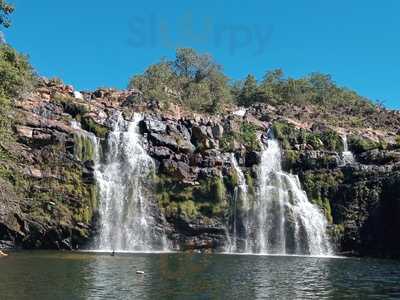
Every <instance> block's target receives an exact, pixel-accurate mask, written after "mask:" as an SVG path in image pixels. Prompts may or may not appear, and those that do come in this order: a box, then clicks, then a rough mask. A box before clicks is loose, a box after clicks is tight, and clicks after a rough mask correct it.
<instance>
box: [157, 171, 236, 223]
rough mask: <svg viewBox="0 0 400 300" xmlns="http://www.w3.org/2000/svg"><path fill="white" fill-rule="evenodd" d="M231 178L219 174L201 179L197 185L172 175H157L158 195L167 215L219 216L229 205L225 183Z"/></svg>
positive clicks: (190, 216) (191, 216) (189, 216)
mask: <svg viewBox="0 0 400 300" xmlns="http://www.w3.org/2000/svg"><path fill="white" fill-rule="evenodd" d="M229 180H231V178H228V177H223V178H222V177H218V176H217V177H213V178H207V179H203V180H200V182H199V183H198V184H197V185H186V184H183V183H182V182H180V181H176V180H175V179H174V178H171V177H167V176H164V175H162V176H157V177H156V180H155V181H156V195H157V198H158V201H159V204H160V207H162V209H163V210H164V212H165V214H166V215H167V216H176V215H180V216H185V217H188V218H195V217H196V216H198V215H203V216H218V215H220V214H223V213H224V208H226V207H227V205H228V201H227V196H228V195H227V187H226V185H225V184H226V182H228V181H229Z"/></svg>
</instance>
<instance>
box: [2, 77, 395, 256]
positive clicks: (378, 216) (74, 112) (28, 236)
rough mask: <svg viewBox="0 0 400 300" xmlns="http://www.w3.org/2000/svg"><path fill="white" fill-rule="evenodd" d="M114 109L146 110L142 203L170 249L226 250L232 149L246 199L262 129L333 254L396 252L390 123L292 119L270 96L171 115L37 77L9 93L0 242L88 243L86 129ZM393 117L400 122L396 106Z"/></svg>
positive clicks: (106, 123) (120, 96)
mask: <svg viewBox="0 0 400 300" xmlns="http://www.w3.org/2000/svg"><path fill="white" fill-rule="evenodd" d="M117 111H118V112H122V114H123V116H124V118H125V119H126V120H130V119H131V118H132V116H133V113H135V112H140V113H142V114H143V116H144V118H143V120H142V121H141V122H140V132H141V134H142V135H143V143H144V145H145V147H146V149H147V151H148V153H149V155H150V156H151V157H152V158H153V159H154V161H155V163H156V168H157V171H156V176H155V180H154V186H153V187H152V189H153V191H154V199H151V201H152V205H157V206H158V208H159V211H161V212H162V213H163V215H164V217H165V218H160V226H162V227H163V228H165V230H166V232H167V235H168V238H169V239H170V240H171V242H172V244H173V246H174V247H176V248H179V249H182V250H194V249H201V250H204V251H213V250H221V249H223V248H224V246H225V245H226V243H227V232H228V231H229V228H227V225H226V224H228V223H229V220H230V218H231V214H232V212H231V204H232V201H233V195H234V188H235V186H236V185H237V180H238V179H237V174H236V172H235V169H234V167H233V166H232V162H231V157H232V153H233V154H234V155H235V157H236V159H237V161H238V163H239V166H240V167H241V168H242V169H243V172H244V175H245V177H246V182H247V184H248V186H249V197H250V198H251V196H254V193H255V192H256V189H257V187H256V182H257V166H258V164H259V163H260V151H261V149H262V147H263V144H264V143H267V141H266V132H267V130H268V129H271V130H273V131H274V133H275V135H276V137H277V138H278V139H279V140H280V143H281V146H282V149H283V157H284V166H283V167H284V169H285V170H286V171H292V172H293V173H296V174H299V178H300V181H301V183H302V185H303V188H304V189H305V190H306V192H307V194H308V196H309V199H310V200H311V201H312V202H314V203H315V204H317V205H319V206H320V208H321V210H323V211H324V213H325V215H326V217H327V219H328V221H329V223H330V233H331V236H332V239H333V240H334V241H335V243H336V246H337V250H338V252H346V253H347V252H352V253H354V254H359V255H371V256H385V257H400V239H399V238H398V235H397V234H396V229H397V228H400V226H399V225H400V224H399V222H400V221H399V220H400V219H399V217H398V216H400V196H399V195H400V190H399V189H400V185H399V184H400V150H399V149H400V147H399V145H398V144H396V142H395V139H394V138H393V137H394V136H396V135H397V133H398V132H395V131H393V130H389V131H387V132H383V133H382V132H379V135H378V133H377V131H374V130H373V129H371V128H367V129H365V130H364V131H363V129H362V128H357V129H352V128H339V127H334V126H332V125H331V124H324V123H321V120H319V121H318V122H313V121H312V118H310V115H312V112H310V111H309V110H307V109H299V108H293V111H295V116H296V117H294V115H293V114H294V112H293V111H287V110H283V109H278V108H276V107H272V106H268V105H256V106H254V107H251V108H250V109H248V110H247V112H245V113H244V114H241V115H238V114H236V113H235V110H232V111H231V112H230V113H229V112H228V113H227V114H225V115H224V116H209V115H201V114H194V113H189V112H184V111H183V110H179V114H177V113H174V111H160V110H159V105H158V104H157V102H156V101H144V100H143V99H142V95H141V93H140V92H139V91H136V90H129V91H116V90H112V89H101V90H97V91H95V92H92V93H88V92H82V93H77V92H76V91H74V89H73V88H72V87H70V86H65V85H63V84H60V83H56V82H52V81H46V80H44V81H42V82H41V85H40V87H39V88H37V89H36V90H35V92H33V93H31V94H30V95H29V96H27V97H24V99H22V100H19V101H17V102H16V105H15V115H14V118H15V124H14V132H15V137H16V138H15V140H14V141H12V142H10V143H9V144H8V145H6V146H4V145H2V147H3V146H4V149H3V150H4V151H5V152H6V153H9V154H10V155H9V157H8V158H7V159H4V160H2V161H1V164H0V190H1V195H0V248H2V247H10V248H14V247H22V248H46V249H76V248H78V247H85V246H87V245H89V244H90V242H91V241H92V238H93V235H94V234H95V232H96V228H97V218H98V212H97V211H98V197H97V193H96V190H97V189H96V181H95V178H94V162H93V158H94V149H93V144H92V141H91V140H90V138H88V135H87V133H91V134H94V135H96V136H97V137H98V139H99V140H100V141H105V139H106V138H107V134H108V132H109V131H110V130H111V128H112V126H113V118H114V117H115V113H116V112H117ZM301 116H303V117H304V118H303V119H302V117H301ZM396 116H397V117H396ZM392 118H394V119H396V118H397V119H396V120H397V122H399V121H398V120H399V119H400V116H398V115H395V114H393V117H392ZM78 124H80V125H79V126H78ZM80 126H81V128H82V129H80ZM398 129H400V128H398ZM343 133H346V134H347V136H348V137H349V146H350V150H352V151H353V152H354V153H355V155H356V161H355V162H354V163H352V164H346V163H344V162H343V159H342V152H343V150H344V145H343V140H342V135H343ZM364 133H365V134H364ZM377 136H379V138H376V137H377ZM103 144H104V143H103ZM162 222H166V223H162Z"/></svg>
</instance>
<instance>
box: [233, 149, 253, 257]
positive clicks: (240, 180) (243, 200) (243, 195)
mask: <svg viewBox="0 0 400 300" xmlns="http://www.w3.org/2000/svg"><path fill="white" fill-rule="evenodd" d="M231 164H232V167H233V168H234V170H235V172H236V176H237V186H236V187H235V190H234V195H233V207H232V215H233V216H232V217H233V218H232V239H231V240H230V242H229V247H228V248H229V249H228V250H229V252H237V250H238V245H237V244H238V206H240V209H241V210H245V211H247V210H248V209H249V203H248V198H247V192H248V188H247V183H246V179H245V177H244V174H243V171H242V169H240V167H239V165H238V162H237V160H236V157H235V155H234V154H233V153H232V154H231ZM239 201H240V203H239ZM244 221H247V218H245V220H244ZM243 225H244V227H245V229H244V230H246V228H247V226H246V225H247V224H243ZM245 247H246V246H245Z"/></svg>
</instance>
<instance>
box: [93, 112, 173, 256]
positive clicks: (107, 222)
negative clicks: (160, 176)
mask: <svg viewBox="0 0 400 300" xmlns="http://www.w3.org/2000/svg"><path fill="white" fill-rule="evenodd" d="M140 120H141V116H140V115H138V114H136V115H135V116H134V120H133V121H132V122H127V121H125V120H124V119H123V117H122V116H121V115H120V114H119V115H118V117H117V120H116V122H115V124H114V128H113V130H112V132H110V134H109V136H108V140H107V149H106V151H105V155H104V157H102V158H101V160H100V162H98V165H97V166H96V172H95V173H96V175H95V176H96V181H97V184H98V188H99V194H100V195H99V196H100V197H99V198H100V235H99V238H98V246H97V248H98V249H99V250H105V251H111V250H115V251H150V250H164V249H165V248H166V245H165V236H164V235H163V234H162V233H160V232H159V231H157V226H156V222H155V219H154V216H153V215H152V210H153V209H154V207H152V206H151V205H150V202H149V201H148V199H147V196H148V195H147V194H146V188H145V186H146V184H147V183H149V181H150V177H151V175H152V172H153V171H154V162H153V160H152V159H151V158H150V157H149V156H148V155H147V153H146V151H145V150H144V149H143V147H142V146H141V135H140V134H139V132H138V123H139V122H140Z"/></svg>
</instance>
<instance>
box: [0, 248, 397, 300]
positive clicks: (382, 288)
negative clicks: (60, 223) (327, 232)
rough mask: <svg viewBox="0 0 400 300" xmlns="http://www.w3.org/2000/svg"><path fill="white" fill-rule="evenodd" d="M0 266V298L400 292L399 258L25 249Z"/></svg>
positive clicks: (328, 296) (258, 296) (341, 295)
mask: <svg viewBox="0 0 400 300" xmlns="http://www.w3.org/2000/svg"><path fill="white" fill-rule="evenodd" d="M0 270H1V272H0V291H1V295H0V298H1V299H18V300H19V299H368V298H370V299H371V298H372V299H373V298H380V299H396V298H397V299H398V298H400V286H399V282H400V262H396V261H383V260H364V259H363V260H361V259H333V258H310V257H290V256H288V257H279V256H254V255H253V256H251V255H190V254H182V253H179V254H171V253H169V254H119V255H116V256H114V257H113V256H110V255H106V254H96V253H59V252H57V253H54V252H51V253H47V252H35V253H27V252H23V253H16V254H13V255H11V256H10V257H8V258H6V259H1V260H0ZM137 270H142V271H144V272H145V274H144V275H138V274H136V271H137Z"/></svg>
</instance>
